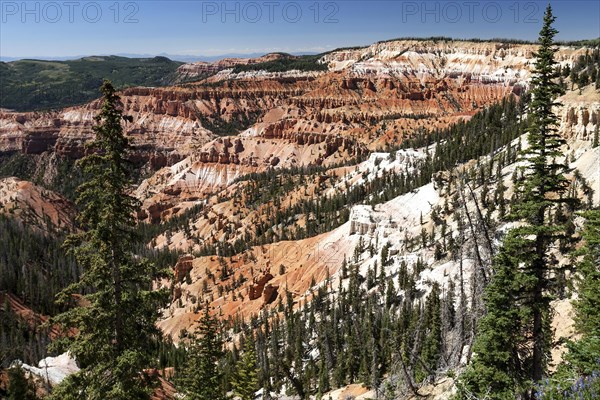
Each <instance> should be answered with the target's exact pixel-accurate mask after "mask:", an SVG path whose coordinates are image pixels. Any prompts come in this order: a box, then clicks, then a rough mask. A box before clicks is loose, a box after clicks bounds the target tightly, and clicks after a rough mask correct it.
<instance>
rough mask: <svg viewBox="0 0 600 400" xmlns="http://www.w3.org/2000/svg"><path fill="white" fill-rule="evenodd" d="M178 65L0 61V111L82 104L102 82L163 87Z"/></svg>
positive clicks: (119, 60)
mask: <svg viewBox="0 0 600 400" xmlns="http://www.w3.org/2000/svg"><path fill="white" fill-rule="evenodd" d="M182 64H183V63H181V62H177V61H171V60H169V59H168V58H165V57H154V58H126V57H117V56H98V57H85V58H81V59H77V60H69V61H43V60H20V61H13V62H9V63H4V62H0V77H1V78H0V87H2V91H0V108H9V109H14V110H17V111H30V110H47V109H53V108H63V107H67V106H72V105H76V104H81V103H85V102H87V101H90V100H93V99H95V98H97V97H98V92H97V89H98V86H100V85H101V84H102V80H103V79H110V80H111V81H112V82H114V84H115V86H117V87H120V88H122V87H127V86H160V85H166V84H169V83H170V81H171V79H172V77H173V76H174V73H175V71H176V70H177V68H178V67H179V66H180V65H182Z"/></svg>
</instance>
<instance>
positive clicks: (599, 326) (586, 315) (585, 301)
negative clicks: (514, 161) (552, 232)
mask: <svg viewBox="0 0 600 400" xmlns="http://www.w3.org/2000/svg"><path fill="white" fill-rule="evenodd" d="M584 216H585V217H586V224H585V230H584V231H583V239H584V240H585V247H584V248H583V249H582V253H583V260H582V261H581V262H580V263H579V265H578V267H577V270H578V273H579V277H578V281H579V285H578V286H579V287H578V293H579V298H578V300H577V301H575V304H574V309H575V328H576V330H577V332H578V333H579V334H581V338H580V339H579V340H578V341H577V342H575V343H571V344H570V346H569V353H568V355H567V360H568V362H569V363H570V364H571V365H572V367H573V369H574V372H575V373H576V374H577V375H584V376H587V375H591V374H593V373H594V372H596V373H598V372H599V371H600V210H591V211H588V212H587V213H585V214H584Z"/></svg>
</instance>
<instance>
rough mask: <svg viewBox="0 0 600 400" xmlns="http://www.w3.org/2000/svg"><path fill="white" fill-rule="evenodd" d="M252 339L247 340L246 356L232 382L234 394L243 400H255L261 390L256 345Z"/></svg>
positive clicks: (244, 355)
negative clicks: (256, 394)
mask: <svg viewBox="0 0 600 400" xmlns="http://www.w3.org/2000/svg"><path fill="white" fill-rule="evenodd" d="M250 339H251V338H250V337H247V338H246V344H245V346H244V354H243V355H242V359H241V360H240V361H239V362H238V364H237V366H236V371H235V375H234V377H233V381H232V382H231V385H232V386H233V393H234V394H235V395H236V396H239V397H240V398H241V399H242V400H253V399H254V395H255V393H256V391H257V390H258V389H259V385H258V369H257V367H256V366H257V364H256V351H255V350H254V343H253V342H252V340H250Z"/></svg>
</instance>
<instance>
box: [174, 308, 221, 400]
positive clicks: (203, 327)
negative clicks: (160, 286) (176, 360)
mask: <svg viewBox="0 0 600 400" xmlns="http://www.w3.org/2000/svg"><path fill="white" fill-rule="evenodd" d="M187 353H188V358H187V360H186V362H185V363H184V366H183V369H182V370H181V371H179V372H178V378H177V386H178V388H179V390H180V391H181V392H182V393H183V394H184V396H185V398H186V399H187V400H221V399H225V395H224V394H223V372H222V371H221V369H220V368H219V365H218V364H219V362H220V361H221V359H222V358H223V355H224V352H223V339H222V337H221V333H220V329H219V321H218V320H217V318H216V317H214V316H212V315H210V312H209V310H208V307H207V308H206V309H205V310H204V313H203V315H202V318H201V319H200V321H199V325H198V328H197V330H196V332H195V333H194V334H193V336H192V338H191V340H190V343H189V345H188V346H187Z"/></svg>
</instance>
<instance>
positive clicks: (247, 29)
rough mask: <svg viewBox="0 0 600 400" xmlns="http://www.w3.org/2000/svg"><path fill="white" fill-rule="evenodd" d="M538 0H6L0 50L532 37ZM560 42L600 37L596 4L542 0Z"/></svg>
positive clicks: (213, 49)
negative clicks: (550, 8) (548, 7)
mask: <svg viewBox="0 0 600 400" xmlns="http://www.w3.org/2000/svg"><path fill="white" fill-rule="evenodd" d="M546 4H547V2H546V1H516V0H499V1H475V0H464V1H463V0H458V1H403V0H390V1H356V0H346V1H315V0H296V1H287V0H283V1H279V0H264V1H263V0H257V1H200V0H189V1H164V0H141V1H115V0H96V1H71V0H64V1H63V0H59V1H27V2H23V1H22V0H17V1H7V0H0V6H1V7H0V11H1V15H0V23H1V26H0V56H2V57H24V56H37V57H57V56H75V55H92V54H119V53H121V54H122V53H128V54H161V53H166V54H172V55H209V56H215V55H220V54H228V53H236V54H240V53H267V52H270V51H286V52H294V53H302V52H321V51H325V50H330V49H333V48H337V47H344V46H356V45H366V44H371V43H373V42H376V41H378V40H385V39H391V38H396V37H406V36H418V37H425V36H442V35H443V36H452V37H460V38H472V37H478V38H497V37H502V38H517V39H528V40H535V39H536V38H537V33H538V32H539V29H540V26H541V18H542V15H543V11H544V8H545V6H546ZM551 4H552V5H553V8H554V14H555V15H556V16H557V22H556V25H555V26H556V28H557V29H558V30H559V31H560V33H559V35H558V37H557V38H558V39H559V40H576V39H584V38H585V39H589V38H595V37H599V36H600V1H596V0H590V1H577V0H574V1H566V0H564V1H557V0H553V1H552V2H551Z"/></svg>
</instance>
